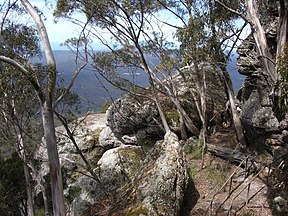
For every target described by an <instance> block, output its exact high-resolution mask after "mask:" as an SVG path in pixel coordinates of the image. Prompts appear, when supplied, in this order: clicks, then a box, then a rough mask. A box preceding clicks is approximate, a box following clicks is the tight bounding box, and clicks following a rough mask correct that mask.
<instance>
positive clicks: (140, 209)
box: [125, 205, 149, 216]
mask: <svg viewBox="0 0 288 216" xmlns="http://www.w3.org/2000/svg"><path fill="white" fill-rule="evenodd" d="M148 213H149V210H148V209H147V208H146V207H144V206H142V205H139V206H135V207H130V208H129V209H128V210H127V212H126V213H125V216H138V215H143V216H144V215H148Z"/></svg>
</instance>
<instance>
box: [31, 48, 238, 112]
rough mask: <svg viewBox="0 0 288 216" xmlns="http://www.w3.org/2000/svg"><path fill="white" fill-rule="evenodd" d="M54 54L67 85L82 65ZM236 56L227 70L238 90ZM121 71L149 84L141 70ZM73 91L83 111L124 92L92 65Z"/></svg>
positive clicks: (62, 54)
mask: <svg viewBox="0 0 288 216" xmlns="http://www.w3.org/2000/svg"><path fill="white" fill-rule="evenodd" d="M54 55H55V59H56V62H57V70H58V72H59V78H58V85H59V86H63V85H67V83H68V82H69V80H70V79H71V77H72V76H73V74H74V72H75V70H76V69H77V68H78V67H79V66H80V65H76V61H75V56H74V54H73V53H71V52H70V51H66V50H55V51H54ZM236 58H237V54H236V53H235V54H234V55H233V56H232V58H231V61H230V62H229V63H228V65H227V70H228V72H229V74H230V76H231V79H232V82H233V86H234V90H235V91H238V90H239V89H240V87H241V84H242V79H243V76H241V75H240V74H239V73H238V71H237V63H236ZM34 62H35V63H36V62H40V63H41V62H45V58H43V59H41V60H39V59H35V60H34ZM120 73H121V74H122V77H125V78H127V79H129V80H130V81H132V82H135V83H137V84H138V85H141V86H146V85H148V78H147V76H146V74H144V73H143V72H141V71H139V70H138V71H131V70H124V69H123V70H120ZM103 85H104V86H105V88H104V87H103ZM72 91H73V92H75V93H77V94H78V95H79V96H80V98H81V107H82V110H81V111H82V112H86V111H99V110H100V108H101V107H102V106H103V103H104V102H105V101H106V100H110V98H112V99H117V98H119V97H120V96H121V95H122V94H123V92H122V91H120V90H119V89H116V88H115V87H114V86H112V85H111V84H109V83H108V82H107V81H105V80H104V79H103V78H102V77H101V76H100V75H99V74H98V73H97V72H95V71H94V70H93V68H92V67H91V65H90V66H87V68H86V69H84V70H83V71H81V73H80V74H79V76H78V77H77V79H76V81H75V84H74V86H73V88H72Z"/></svg>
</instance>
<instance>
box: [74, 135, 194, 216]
mask: <svg viewBox="0 0 288 216" xmlns="http://www.w3.org/2000/svg"><path fill="white" fill-rule="evenodd" d="M138 148H139V147H135V146H128V145H126V146H121V147H118V148H116V149H111V150H109V151H107V152H105V154H104V155H103V157H102V158H101V160H100V161H99V165H100V167H99V178H100V179H101V182H102V183H103V185H104V187H106V189H108V190H107V192H108V193H107V195H108V196H107V197H105V196H101V197H99V196H97V195H94V198H95V200H93V203H94V204H92V205H86V210H85V211H84V212H83V214H82V215H84V216H88V215H114V216H116V215H127V216H128V215H129V216H132V215H151V216H152V215H179V212H180V207H181V204H182V201H183V197H184V193H185V190H186V187H187V182H188V175H187V169H186V162H185V155H184V152H183V147H182V146H181V145H180V143H179V141H178V138H177V136H176V135H175V134H174V133H167V134H166V135H165V138H164V140H162V141H159V142H157V143H156V144H155V145H154V146H153V148H152V149H151V150H150V152H148V154H147V155H146V157H145V159H144V160H143V161H141V158H142V156H139V153H140V152H138ZM126 150H128V152H126ZM135 150H136V151H135ZM121 151H122V153H121ZM123 153H124V155H123ZM119 155H122V156H119ZM140 155H141V153H140ZM139 165H141V166H140V167H139ZM83 178H85V179H87V177H83ZM90 181H92V180H90ZM82 188H83V187H82ZM84 188H85V191H83V194H86V195H87V193H88V194H90V193H91V192H92V193H93V194H97V193H98V194H101V192H100V191H98V192H97V193H95V190H97V189H96V188H99V185H97V183H95V181H93V183H88V182H86V183H85V186H84ZM86 188H87V189H86ZM102 194H103V193H102ZM79 197H81V196H79ZM82 197H83V196H82ZM77 199H79V198H77ZM81 199H82V198H81ZM89 199H90V200H91V197H89ZM89 199H87V202H90V201H89ZM77 202H78V201H77ZM77 202H76V201H75V203H77ZM91 203H92V202H91ZM81 206H83V205H81ZM78 213H79V212H78Z"/></svg>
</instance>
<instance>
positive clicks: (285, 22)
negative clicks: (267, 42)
mask: <svg viewBox="0 0 288 216" xmlns="http://www.w3.org/2000/svg"><path fill="white" fill-rule="evenodd" d="M287 7H288V5H287V6H286V5H285V1H284V0H280V11H279V20H278V26H277V53H276V60H277V63H278V60H279V58H280V57H281V55H282V54H283V52H284V48H285V45H286V43H287V34H288V8H287Z"/></svg>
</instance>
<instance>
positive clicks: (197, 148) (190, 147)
mask: <svg viewBox="0 0 288 216" xmlns="http://www.w3.org/2000/svg"><path fill="white" fill-rule="evenodd" d="M202 148H203V139H202V138H199V139H193V140H192V139H191V138H190V139H189V140H188V141H187V144H186V147H185V151H186V152H187V154H189V156H190V157H191V159H201V158H202Z"/></svg>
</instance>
